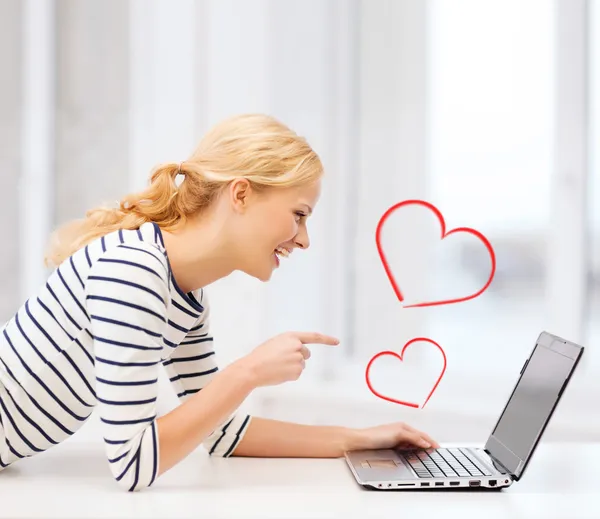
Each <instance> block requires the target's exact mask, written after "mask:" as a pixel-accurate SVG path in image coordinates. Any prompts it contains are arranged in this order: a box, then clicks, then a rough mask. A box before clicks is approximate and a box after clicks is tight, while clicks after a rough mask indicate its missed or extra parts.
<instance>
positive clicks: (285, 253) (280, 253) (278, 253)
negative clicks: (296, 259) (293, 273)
mask: <svg viewBox="0 0 600 519" xmlns="http://www.w3.org/2000/svg"><path fill="white" fill-rule="evenodd" d="M290 254H291V253H290V251H289V250H287V249H285V248H283V247H277V248H276V249H275V250H274V251H273V256H274V257H275V262H276V263H277V266H279V263H280V258H282V257H283V258H289V256H290Z"/></svg>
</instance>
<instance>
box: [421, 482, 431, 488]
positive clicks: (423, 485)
mask: <svg viewBox="0 0 600 519" xmlns="http://www.w3.org/2000/svg"><path fill="white" fill-rule="evenodd" d="M421 486H422V487H428V486H429V483H421Z"/></svg>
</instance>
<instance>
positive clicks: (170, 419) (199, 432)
mask: <svg viewBox="0 0 600 519" xmlns="http://www.w3.org/2000/svg"><path fill="white" fill-rule="evenodd" d="M253 389H254V384H253V381H252V380H251V379H250V378H249V376H248V374H247V372H246V371H245V370H244V369H243V367H242V366H240V365H238V364H237V363H233V364H231V365H230V366H228V367H227V368H225V369H224V370H223V371H221V372H220V373H219V374H218V375H217V376H215V378H214V379H213V380H212V381H211V382H210V383H209V384H207V385H206V387H204V388H203V389H202V390H201V391H199V392H198V393H196V394H195V395H194V396H193V397H191V398H190V399H189V400H187V401H186V402H184V403H183V404H181V405H180V406H178V407H176V408H175V409H174V410H173V411H171V412H170V413H168V414H166V415H164V416H162V417H160V418H159V419H158V420H157V425H158V441H159V450H160V453H159V472H158V473H159V475H160V474H162V473H164V472H166V471H167V470H169V469H170V468H172V467H173V466H174V465H176V464H177V463H179V461H181V460H182V459H183V458H185V457H186V456H187V455H188V454H189V453H191V452H192V451H193V450H194V449H196V447H198V445H200V444H201V443H202V441H203V440H204V439H205V438H207V437H208V436H209V435H210V434H211V433H212V432H213V431H214V430H215V428H216V427H218V426H219V425H220V424H221V423H223V421H224V420H225V419H226V418H227V417H228V416H229V415H230V414H231V413H233V412H234V411H235V410H236V409H237V408H238V407H239V406H240V405H241V404H242V402H243V401H244V400H245V399H246V398H247V397H248V395H249V394H250V392H251V391H252V390H253Z"/></svg>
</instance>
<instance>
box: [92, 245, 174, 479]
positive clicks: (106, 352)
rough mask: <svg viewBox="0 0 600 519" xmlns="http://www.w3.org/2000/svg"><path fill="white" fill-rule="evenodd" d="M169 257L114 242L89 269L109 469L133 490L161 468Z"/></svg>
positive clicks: (151, 248)
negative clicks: (159, 404)
mask: <svg viewBox="0 0 600 519" xmlns="http://www.w3.org/2000/svg"><path fill="white" fill-rule="evenodd" d="M168 280H169V276H168V264H167V261H166V258H165V256H164V255H163V254H162V253H161V252H160V251H159V250H158V249H157V248H156V247H154V246H152V245H149V244H146V243H138V244H135V245H119V246H114V247H112V248H110V249H109V250H108V251H107V252H105V253H104V254H103V256H101V257H100V258H99V259H98V260H97V261H96V262H95V264H94V265H93V266H92V268H91V269H90V273H89V276H88V278H87V283H86V305H87V311H88V314H89V316H90V319H91V325H90V330H89V331H90V334H91V335H92V337H93V345H94V357H95V359H94V360H95V367H96V396H97V400H98V403H97V406H98V407H97V409H98V412H99V415H100V421H101V427H102V434H103V437H104V443H105V449H106V453H107V456H108V461H109V466H110V470H111V472H112V474H113V476H114V477H115V479H116V480H117V481H118V483H119V484H120V485H121V486H122V487H123V488H125V489H127V490H129V491H136V490H140V489H142V488H145V487H148V486H150V485H152V483H153V482H154V480H155V478H156V475H157V473H158V468H159V467H158V463H159V443H158V434H157V426H156V399H157V396H158V371H159V369H160V363H161V352H162V336H163V333H164V329H165V326H166V323H167V308H168V302H169V284H168Z"/></svg>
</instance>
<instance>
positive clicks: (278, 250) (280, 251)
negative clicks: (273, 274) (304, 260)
mask: <svg viewBox="0 0 600 519" xmlns="http://www.w3.org/2000/svg"><path fill="white" fill-rule="evenodd" d="M275 252H276V253H277V254H278V255H280V256H283V257H285V258H287V257H289V255H290V252H289V251H288V250H287V249H284V248H282V247H277V248H276V249H275Z"/></svg>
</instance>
